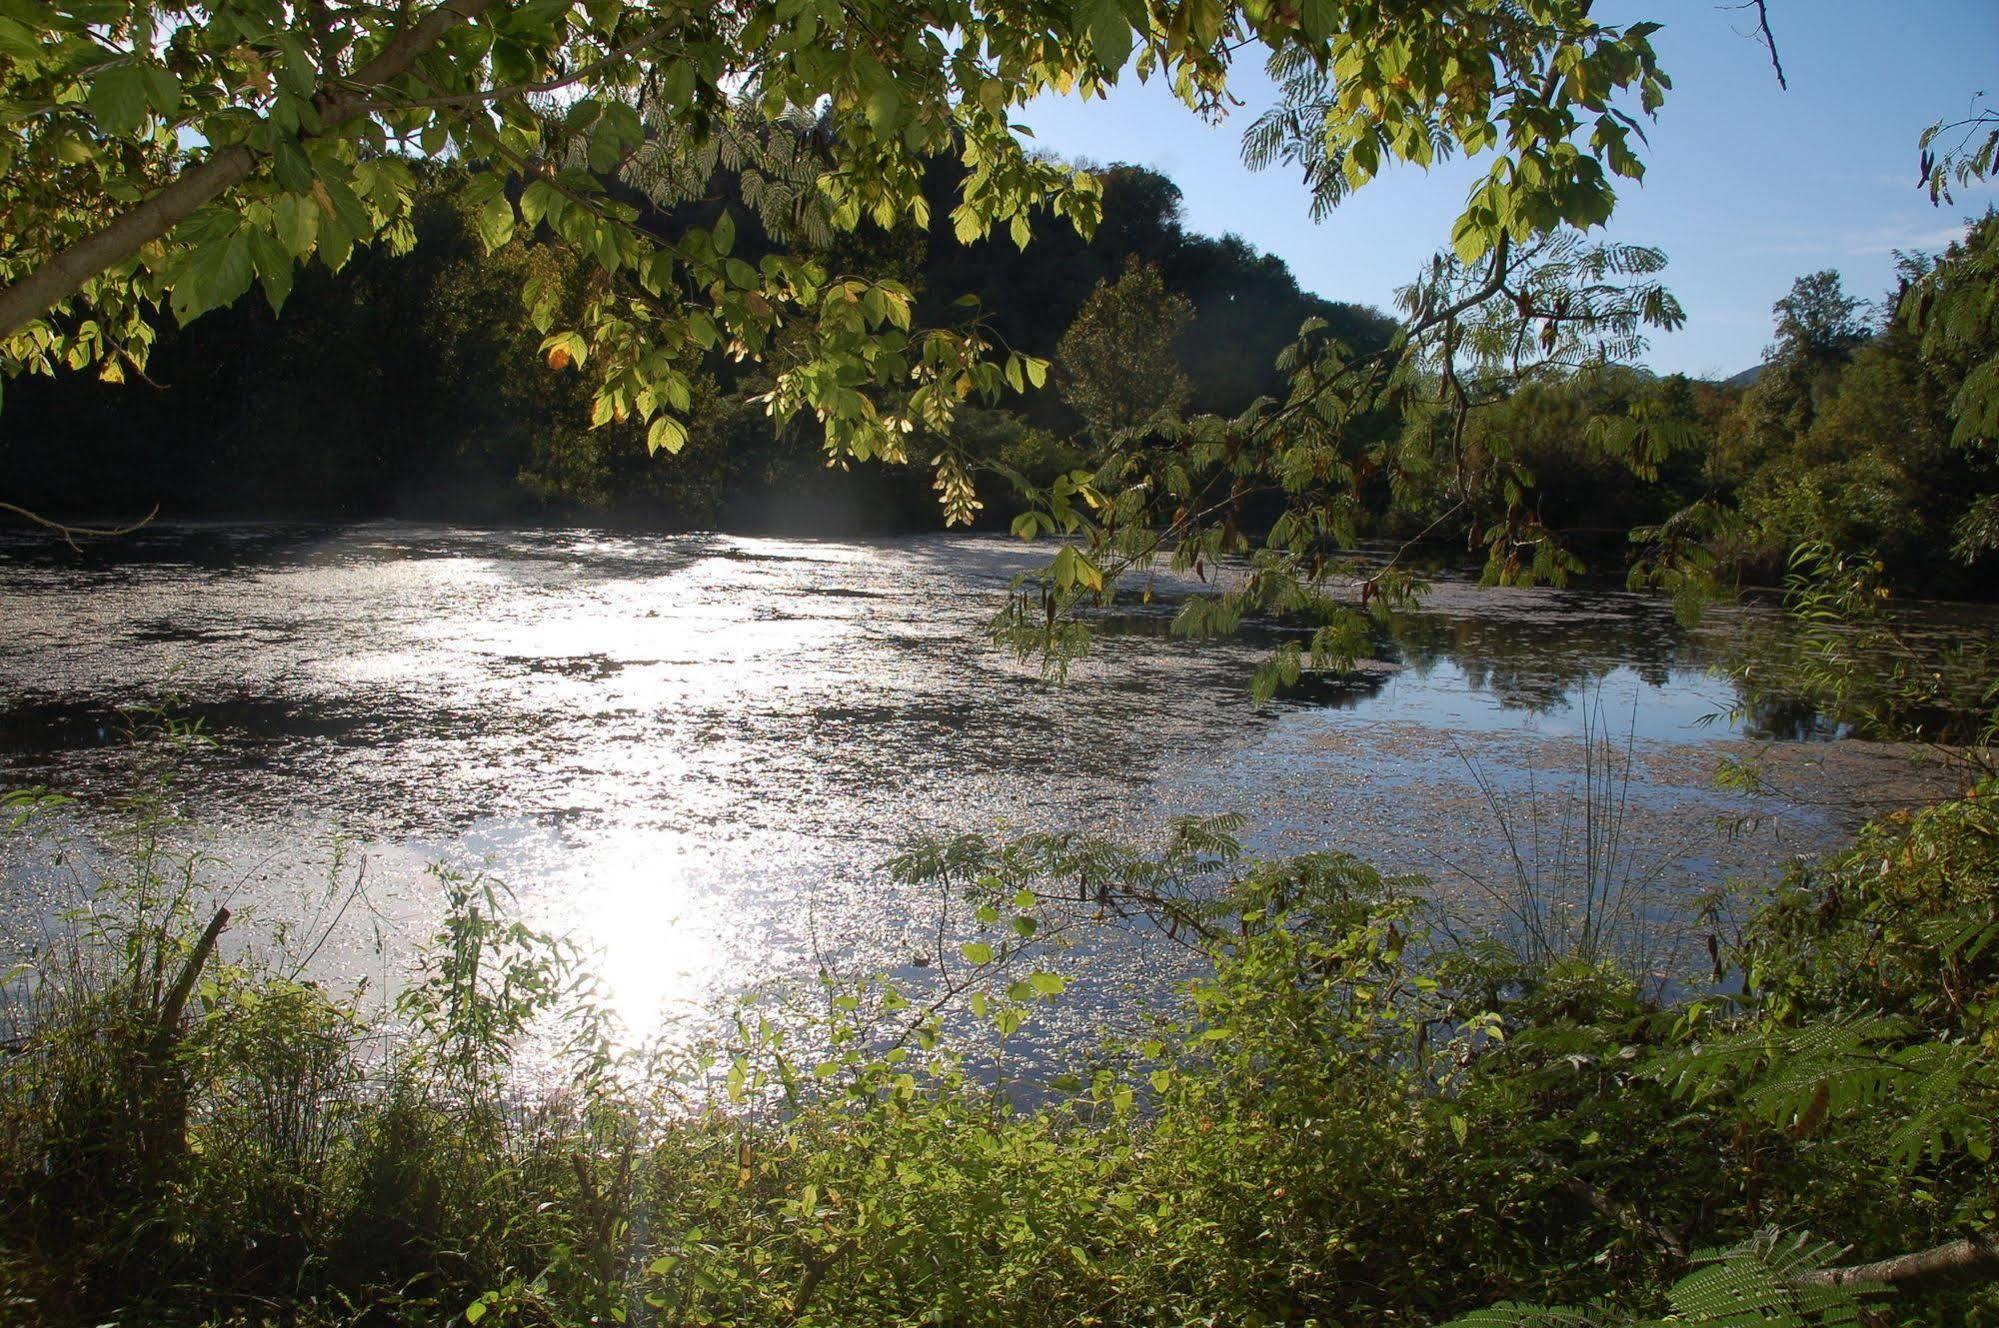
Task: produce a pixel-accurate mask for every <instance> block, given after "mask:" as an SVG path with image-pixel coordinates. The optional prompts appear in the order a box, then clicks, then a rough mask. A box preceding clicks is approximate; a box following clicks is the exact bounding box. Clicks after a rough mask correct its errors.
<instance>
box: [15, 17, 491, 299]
mask: <svg viewBox="0 0 1999 1328" xmlns="http://www.w3.org/2000/svg"><path fill="white" fill-rule="evenodd" d="M492 4H493V0H445V3H443V4H441V5H439V6H437V7H436V8H435V9H432V10H431V11H430V12H429V13H427V14H425V15H424V16H423V17H422V18H421V19H419V20H417V22H415V23H413V24H411V25H410V26H409V27H407V28H404V29H403V30H402V31H401V32H399V33H397V34H396V35H395V37H393V38H391V39H390V41H389V43H388V45H386V46H384V47H383V48H382V50H381V52H380V53H379V54H378V55H376V56H375V58H374V59H372V60H370V61H369V62H368V63H367V64H365V65H363V66H362V67H361V68H359V69H357V70H355V71H354V73H353V75H352V77H351V78H350V79H348V80H346V81H347V82H350V83H353V84H357V85H359V86H361V87H376V86H379V85H381V84H384V83H387V82H389V81H391V80H393V79H395V78H398V77H400V76H401V75H402V74H404V73H405V72H407V71H408V70H409V67H410V66H411V65H413V64H414V63H416V60H417V57H418V56H420V55H422V54H423V53H424V52H425V51H427V50H429V49H430V48H431V47H432V46H434V45H436V43H437V41H438V39H439V38H440V37H442V36H443V35H444V34H445V33H446V32H448V31H450V30H451V29H452V28H454V27H456V26H457V25H458V24H460V23H464V22H467V21H469V20H471V19H474V18H477V17H478V16H479V15H480V14H481V13H482V12H483V11H485V10H486V9H487V8H489V7H490V6H491V5H492ZM313 105H314V106H315V107H316V108H317V109H318V111H319V114H320V120H321V122H322V123H323V124H324V125H325V126H326V130H327V131H330V130H331V129H332V128H334V127H335V126H336V125H338V124H342V123H344V122H346V121H348V120H351V119H353V118H354V117H355V116H356V115H359V114H364V113H366V110H367V108H368V107H370V106H371V105H372V103H371V102H370V101H369V100H367V99H366V98H364V97H361V96H359V95H357V94H354V93H347V92H336V91H335V90H334V89H333V88H332V87H331V86H330V85H329V86H325V87H322V88H321V89H320V90H319V92H318V94H317V95H316V96H314V98H313ZM322 132H325V131H322ZM257 160H258V158H257V154H256V153H255V152H253V151H252V150H251V149H250V148H248V147H247V146H245V145H243V144H241V143H233V144H230V145H229V146H228V147H223V148H218V149H216V150H215V151H214V152H212V153H210V154H209V155H208V157H207V158H205V159H204V160H202V161H201V162H200V163H198V164H197V165H194V166H190V167H188V168H187V169H186V170H184V171H182V172H181V173H180V174H179V175H178V176H176V177H175V179H174V181H173V183H172V184H169V185H167V186H166V187H165V188H163V189H161V190H160V191H159V192H158V193H156V194H154V195H153V196H152V197H150V198H148V199H146V200H145V201H144V202H142V203H139V204H137V205H136V206H134V207H132V208H129V209H127V210H126V211H124V212H121V213H119V214H118V215H117V216H116V217H114V218H112V220H111V221H110V222H109V223H107V224H106V225H104V226H103V227H102V228H100V229H98V230H97V231H94V232H92V233H91V234H89V235H86V236H84V237H83V238H82V239H81V240H78V241H77V242H76V243H74V244H72V245H70V246H69V247H68V248H67V249H64V250H63V251H62V252H61V253H59V254H56V255H54V256H53V257H51V258H49V259H48V261H46V262H44V263H43V264H42V265H41V266H40V267H38V268H36V269H35V270H34V271H33V272H31V273H29V274H28V275H27V276H26V277H23V278H22V279H21V280H19V281H17V282H15V283H14V284H13V285H11V286H8V287H6V288H5V289H4V290H0V337H7V336H11V335H13V334H14V333H15V332H17V331H19V330H20V329H21V328H22V327H23V326H25V325H26V324H27V323H29V322H31V321H33V320H34V319H37V318H40V317H41V316H42V315H44V314H46V313H47V312H49V310H51V309H53V308H55V307H56V306H57V305H59V304H61V303H62V302H63V301H64V300H67V299H69V298H70V297H71V296H73V295H75V294H76V293H77V292H78V291H80V290H82V289H83V287H84V285H85V284H86V283H87V282H89V281H90V279H91V278H93V277H95V276H96V275H97V274H99V273H100V272H104V271H106V270H108V269H110V268H112V267H115V266H117V265H118V264H119V263H121V262H123V261H124V260H125V259H127V258H130V257H131V256H132V255H133V254H135V253H137V252H138V251H139V250H140V249H141V248H143V247H144V246H145V245H148V244H150V243H152V242H153V241H154V240H157V239H160V238H162V237H163V236H165V235H166V234H167V233H168V232H169V231H171V230H172V229H173V228H174V227H175V226H178V225H179V224H180V223H181V222H182V221H185V220H186V219H187V218H188V217H189V216H191V215H192V214H193V213H194V212H195V210H196V209H198V208H200V207H202V206H203V205H204V204H207V203H210V202H213V201H214V200H215V199H217V198H220V197H221V196H222V195H223V194H225V193H227V192H228V191H229V190H230V189H233V188H234V187H236V186H237V185H239V184H241V183H242V182H243V181H244V180H246V179H248V178H249V177H250V174H251V172H252V171H254V170H256V168H257Z"/></svg>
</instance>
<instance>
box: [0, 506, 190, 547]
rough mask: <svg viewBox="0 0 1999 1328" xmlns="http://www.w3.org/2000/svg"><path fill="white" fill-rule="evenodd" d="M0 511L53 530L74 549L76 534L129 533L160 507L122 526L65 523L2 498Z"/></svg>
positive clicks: (96, 536) (104, 536)
mask: <svg viewBox="0 0 1999 1328" xmlns="http://www.w3.org/2000/svg"><path fill="white" fill-rule="evenodd" d="M0 512H11V513H13V514H14V515H15V516H18V517H20V518H21V519H22V520H24V521H32V522H33V523H34V524H36V525H38V526H41V527H43V528H44V529H47V530H53V531H54V532H55V533H56V534H58V535H60V536H62V538H63V542H64V543H65V544H67V545H69V547H70V548H72V549H74V548H75V547H76V541H77V537H78V536H82V537H84V538H86V539H112V538H115V537H117V536H119V535H129V534H131V533H132V532H133V531H135V530H137V529H138V528H139V527H141V526H143V525H145V524H146V523H147V522H149V521H151V520H152V519H153V518H154V517H156V516H158V515H159V514H160V509H159V507H158V506H157V505H155V506H154V508H153V510H152V511H150V512H148V513H146V514H145V515H144V516H142V517H140V518H139V519H138V520H137V521H134V522H132V523H131V524H130V525H124V526H71V525H65V524H64V523H62V522H60V521H56V520H53V519H51V518H49V517H45V516H43V515H42V514H41V513H40V512H31V511H29V510H28V509H27V508H25V507H22V506H19V505H18V504H15V503H10V502H6V501H4V500H0Z"/></svg>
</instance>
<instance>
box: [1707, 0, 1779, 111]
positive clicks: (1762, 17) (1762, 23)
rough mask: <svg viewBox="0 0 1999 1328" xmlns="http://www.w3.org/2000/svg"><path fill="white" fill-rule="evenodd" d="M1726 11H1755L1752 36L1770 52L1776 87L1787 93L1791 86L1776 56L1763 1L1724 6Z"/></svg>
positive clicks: (1773, 37)
mask: <svg viewBox="0 0 1999 1328" xmlns="http://www.w3.org/2000/svg"><path fill="white" fill-rule="evenodd" d="M1724 8H1727V9H1754V10H1755V11H1756V31H1755V32H1754V33H1752V34H1750V35H1751V36H1754V37H1755V38H1756V40H1757V42H1758V43H1760V44H1761V45H1762V47H1763V49H1765V50H1767V51H1768V52H1770V67H1771V68H1772V69H1774V70H1776V71H1777V86H1778V87H1780V88H1782V89H1783V90H1784V91H1786V92H1789V91H1790V90H1791V85H1790V84H1789V83H1788V82H1786V81H1785V79H1784V62H1783V60H1781V59H1779V58H1778V56H1777V38H1776V36H1775V34H1773V33H1772V32H1771V31H1770V11H1769V10H1768V9H1766V8H1764V0H1743V3H1741V4H1739V5H1726V6H1724Z"/></svg>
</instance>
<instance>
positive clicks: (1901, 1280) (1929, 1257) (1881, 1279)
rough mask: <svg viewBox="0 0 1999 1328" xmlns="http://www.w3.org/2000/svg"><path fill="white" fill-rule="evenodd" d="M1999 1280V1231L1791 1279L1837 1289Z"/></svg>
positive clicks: (1804, 1274) (1810, 1284)
mask: <svg viewBox="0 0 1999 1328" xmlns="http://www.w3.org/2000/svg"><path fill="white" fill-rule="evenodd" d="M1994 1278H1999V1232H1991V1231H1988V1232H1986V1233H1984V1234H1983V1235H1979V1236H1969V1237H1966V1238H1965V1239H1963V1240H1953V1241H1951V1242H1949V1243H1948V1244H1944V1245H1937V1246H1934V1247H1932V1248H1930V1249H1927V1250H1917V1251H1916V1252H1915V1253H1913V1254H1898V1255H1896V1256H1894V1257H1893V1258H1890V1259H1878V1260H1876V1261H1875V1262H1873V1263H1860V1264H1851V1265H1848V1266H1846V1267H1842V1268H1818V1269H1814V1270H1813V1271H1811V1272H1809V1273H1799V1274H1798V1275H1797V1276H1796V1277H1793V1278H1791V1279H1790V1282H1791V1284H1792V1285H1794V1286H1816V1287H1836V1286H1848V1285H1851V1284H1853V1283H1856V1282H1870V1283H1875V1284H1877V1285H1885V1286H1892V1287H1899V1288H1901V1289H1903V1290H1905V1291H1906V1290H1909V1289H1911V1288H1917V1289H1927V1288H1929V1287H1932V1286H1938V1285H1943V1284H1946V1283H1950V1282H1957V1281H1989V1280H1992V1279H1994Z"/></svg>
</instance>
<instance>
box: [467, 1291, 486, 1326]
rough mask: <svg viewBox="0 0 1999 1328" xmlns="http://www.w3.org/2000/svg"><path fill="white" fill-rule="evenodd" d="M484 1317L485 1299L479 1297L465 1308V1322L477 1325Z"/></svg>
mask: <svg viewBox="0 0 1999 1328" xmlns="http://www.w3.org/2000/svg"><path fill="white" fill-rule="evenodd" d="M485 1317H486V1298H485V1297H484V1296H481V1297H480V1298H479V1299H477V1300H475V1301H473V1302H472V1303H471V1304H470V1305H467V1306H466V1307H465V1322H467V1323H477V1322H479V1320H481V1319H483V1318H485Z"/></svg>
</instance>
